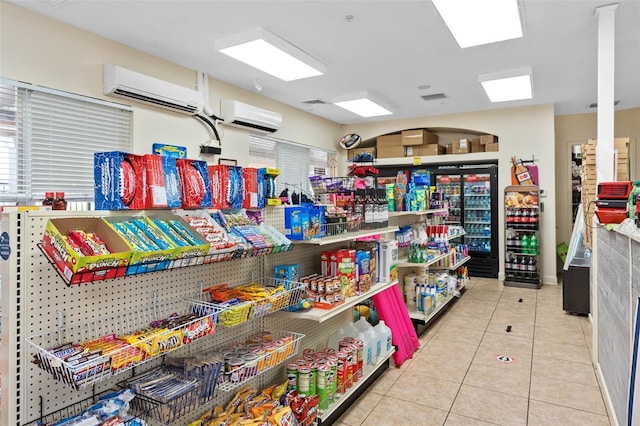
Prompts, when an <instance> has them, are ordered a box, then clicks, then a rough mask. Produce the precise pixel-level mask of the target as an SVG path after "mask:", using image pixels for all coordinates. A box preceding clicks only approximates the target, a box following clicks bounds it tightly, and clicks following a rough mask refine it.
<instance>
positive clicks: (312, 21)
mask: <svg viewBox="0 0 640 426" xmlns="http://www.w3.org/2000/svg"><path fill="white" fill-rule="evenodd" d="M10 1H11V3H15V4H16V5H18V6H21V7H25V8H27V9H30V10H32V11H34V12H37V13H41V14H43V15H47V16H50V17H51V18H54V19H57V20H60V21H63V22H66V23H68V24H70V25H73V26H76V27H79V28H82V29H84V30H87V31H90V32H93V33H96V34H99V35H101V36H103V37H106V38H108V39H112V40H115V41H117V42H120V43H123V44H125V45H128V46H131V47H134V48H136V49H139V50H141V51H144V52H147V53H150V54H152V55H155V56H158V57H161V58H164V59H167V60H169V61H171V62H174V63H177V64H180V65H183V66H185V67H188V68H191V69H194V70H197V71H202V72H205V73H208V74H209V75H210V76H212V77H214V78H217V79H219V80H223V81H226V82H228V83H231V84H233V85H235V86H239V87H242V88H245V89H249V90H255V89H253V81H254V80H255V79H258V80H259V81H260V83H261V85H262V87H263V90H262V92H261V94H262V95H263V96H266V97H268V98H272V99H275V100H278V101H280V102H283V103H285V104H289V105H291V106H294V107H296V108H300V109H303V110H306V111H309V112H311V113H313V114H316V115H318V116H321V117H325V118H327V119H329V120H332V121H334V122H337V123H342V124H353V123H360V122H366V121H380V120H381V119H396V118H409V117H419V116H429V115H439V114H449V113H458V112H465V111H479V110H486V109H494V108H506V107H516V106H524V105H533V104H547V103H554V104H555V111H556V114H557V115H564V114H578V113H586V112H595V109H590V108H589V104H590V103H592V102H596V100H597V91H596V89H597V42H598V40H597V32H598V31H597V29H598V19H597V16H596V14H595V8H596V7H598V6H602V5H606V4H610V3H611V0H604V1H600V0H520V5H521V8H522V14H523V16H524V32H525V36H524V37H523V38H521V39H516V40H510V41H505V42H500V43H494V44H491V45H485V46H478V47H471V48H467V49H460V48H459V47H458V45H457V44H456V42H455V40H454V39H453V37H452V36H451V34H450V33H449V31H448V30H447V28H446V26H445V24H444V22H443V21H442V19H441V18H440V16H439V14H438V13H437V11H436V9H435V7H434V6H433V4H432V3H431V2H430V1H426V0H413V1H397V0H396V1H382V0H378V1H364V0H360V1H332V0H324V1H309V0H297V1H295V0H289V1H245V0H235V1H233V0H232V1H216V0H209V1H204V0H201V1H187V0H173V1H134V0H129V1H109V0H92V1H87V0H84V1H82V0H66V1H64V0H31V1H18V0H10ZM618 3H619V6H618V9H617V11H616V47H615V49H616V51H615V57H616V63H615V79H616V80H615V99H616V100H620V104H619V105H618V106H617V107H616V109H628V108H633V107H640V0H620V1H619V2H618ZM347 15H352V16H353V19H352V20H351V21H350V22H349V21H347V19H346V18H345V17H346V16H347ZM477 25H478V27H481V26H482V25H483V23H482V22H478V23H477ZM260 26H261V27H264V28H265V29H267V30H269V31H271V32H273V33H275V34H277V35H279V36H280V37H282V38H284V39H286V40H288V41H289V42H290V43H292V44H294V45H296V46H298V47H299V48H301V49H302V50H304V51H306V52H307V53H309V54H310V55H311V56H313V57H315V58H316V59H318V60H320V61H321V62H323V63H324V64H325V65H326V66H327V73H326V74H325V75H323V76H319V77H312V78H307V79H304V80H298V81H292V82H283V81H280V80H278V79H276V78H275V77H271V76H269V75H267V74H265V73H262V72H260V71H258V70H255V69H253V68H250V67H249V66H246V65H244V64H242V63H239V62H237V61H235V60H233V59H231V58H229V57H227V56H225V55H223V54H221V53H218V52H216V51H215V49H214V41H215V40H217V39H219V38H222V37H225V36H229V35H232V34H235V33H238V32H242V31H246V30H250V29H253V28H256V27H260ZM525 66H531V67H532V68H533V84H534V98H533V99H532V100H527V101H514V102H504V103H497V104H491V103H490V102H489V100H488V98H487V97H486V95H485V93H484V91H483V90H482V88H481V86H480V84H479V83H478V82H477V76H478V74H481V73H487V72H493V71H499V70H503V69H510V68H521V67H525ZM421 85H429V86H430V88H428V89H419V88H418V87H419V86H421ZM363 91H370V92H373V93H375V94H377V95H378V97H379V98H381V99H383V100H384V101H385V102H386V104H387V105H388V106H390V108H391V109H392V110H393V111H394V115H393V116H387V117H384V118H381V117H377V118H371V119H362V118H360V117H359V116H357V115H355V114H353V113H351V112H348V111H345V110H342V109H341V108H339V107H337V106H335V105H331V104H328V105H312V106H310V105H306V104H303V103H302V101H307V100H312V99H321V100H324V101H326V102H329V101H330V100H331V99H332V98H334V97H337V96H341V95H348V94H351V93H358V92H363ZM434 93H444V94H446V95H447V97H448V99H446V100H438V101H429V102H426V101H424V100H422V98H421V97H420V96H422V95H429V94H434ZM213 107H214V110H217V109H218V108H216V106H215V105H214V106H213Z"/></svg>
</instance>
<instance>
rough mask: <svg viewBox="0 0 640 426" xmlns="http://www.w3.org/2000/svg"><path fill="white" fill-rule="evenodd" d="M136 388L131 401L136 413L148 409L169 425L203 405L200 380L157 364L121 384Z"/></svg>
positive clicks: (146, 411)
mask: <svg viewBox="0 0 640 426" xmlns="http://www.w3.org/2000/svg"><path fill="white" fill-rule="evenodd" d="M118 385H119V386H125V387H129V388H131V389H133V390H134V391H135V392H136V398H135V399H134V400H133V401H131V410H132V411H133V412H134V413H138V412H141V413H148V416H149V417H150V418H153V419H155V420H157V421H159V422H160V423H162V424H165V425H168V424H172V423H174V422H175V421H176V420H177V419H179V418H180V417H182V416H184V415H185V414H187V413H189V412H191V410H193V409H194V408H196V407H198V406H199V405H200V398H201V391H200V387H201V385H200V383H198V381H197V380H196V379H186V378H183V377H180V376H179V375H176V374H174V373H172V372H170V371H167V370H166V369H165V368H164V367H159V368H155V369H153V370H150V371H147V372H145V373H142V374H140V375H137V376H134V377H131V378H129V379H127V380H126V381H124V382H121V383H119V384H118Z"/></svg>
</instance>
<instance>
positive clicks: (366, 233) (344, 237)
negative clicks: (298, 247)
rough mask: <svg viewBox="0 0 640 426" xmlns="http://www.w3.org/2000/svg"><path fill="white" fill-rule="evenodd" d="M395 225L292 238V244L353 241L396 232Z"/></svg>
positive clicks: (323, 243)
mask: <svg viewBox="0 0 640 426" xmlns="http://www.w3.org/2000/svg"><path fill="white" fill-rule="evenodd" d="M397 230H398V227H397V226H387V227H386V228H377V229H366V230H362V231H356V232H345V233H342V234H338V235H332V236H330V237H322V238H312V239H310V240H293V243H294V244H314V245H319V246H324V245H327V244H335V243H342V242H345V241H353V240H354V239H356V238H365V237H371V236H374V235H380V234H387V233H390V232H396V231H397Z"/></svg>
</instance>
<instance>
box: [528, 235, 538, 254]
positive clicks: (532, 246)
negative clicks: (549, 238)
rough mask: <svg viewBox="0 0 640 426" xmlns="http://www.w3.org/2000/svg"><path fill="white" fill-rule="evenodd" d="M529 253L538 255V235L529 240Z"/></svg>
mask: <svg viewBox="0 0 640 426" xmlns="http://www.w3.org/2000/svg"><path fill="white" fill-rule="evenodd" d="M529 253H531V254H538V238H537V237H536V234H532V235H531V238H530V239H529Z"/></svg>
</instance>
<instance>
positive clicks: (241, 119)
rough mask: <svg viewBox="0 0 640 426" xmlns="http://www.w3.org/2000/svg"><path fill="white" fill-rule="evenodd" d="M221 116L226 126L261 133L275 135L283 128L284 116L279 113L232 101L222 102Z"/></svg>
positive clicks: (225, 100) (224, 100)
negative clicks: (274, 133)
mask: <svg viewBox="0 0 640 426" xmlns="http://www.w3.org/2000/svg"><path fill="white" fill-rule="evenodd" d="M220 115H221V116H222V119H223V120H224V121H223V123H224V124H227V125H230V126H234V127H240V128H244V129H252V130H256V131H258V132H261V133H273V132H275V131H276V130H278V129H279V128H280V127H282V114H280V113H279V112H274V111H269V110H266V109H262V108H258V107H256V106H253V105H249V104H245V103H242V102H239V101H235V100H231V99H223V100H222V101H220Z"/></svg>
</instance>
